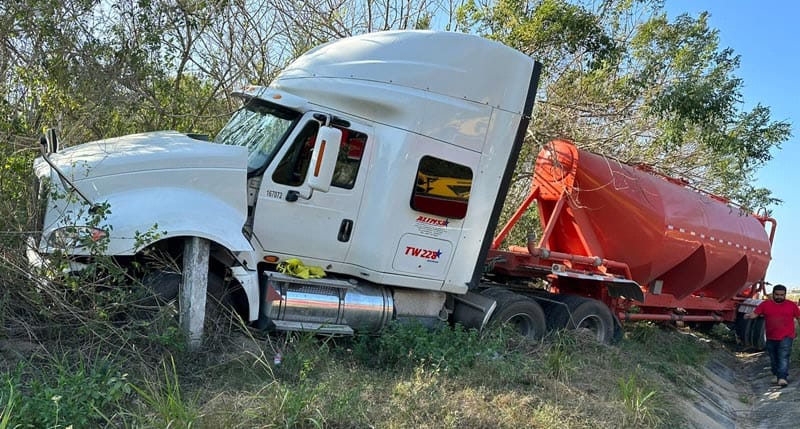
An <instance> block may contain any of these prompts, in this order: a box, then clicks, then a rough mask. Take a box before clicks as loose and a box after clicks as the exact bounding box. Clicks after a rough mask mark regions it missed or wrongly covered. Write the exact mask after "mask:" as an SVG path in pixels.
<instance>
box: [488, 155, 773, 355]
mask: <svg viewBox="0 0 800 429" xmlns="http://www.w3.org/2000/svg"><path fill="white" fill-rule="evenodd" d="M533 201H536V202H537V205H538V209H539V219H540V220H541V226H542V231H543V233H542V236H541V237H538V238H537V237H530V238H529V240H528V243H527V245H526V246H524V247H520V246H509V247H508V249H507V250H502V251H501V250H498V249H499V247H500V244H501V243H502V241H503V240H504V238H505V237H506V235H507V234H508V232H509V230H510V229H511V228H512V227H513V226H514V225H515V224H516V222H517V221H518V220H519V218H520V217H521V215H522V214H523V213H524V212H525V210H527V209H528V207H529V206H530V204H531V203H532V202H533ZM767 224H770V226H769V233H768V232H767ZM775 226H776V223H775V220H774V219H771V218H769V217H765V216H758V215H755V214H749V213H745V212H744V211H742V210H741V209H740V208H739V207H737V206H735V205H732V204H730V203H729V202H728V201H727V200H725V199H724V198H721V197H718V196H715V195H712V194H709V193H706V192H702V191H700V190H698V189H695V188H692V187H690V186H689V185H688V183H686V182H685V181H682V180H679V179H674V178H670V177H666V176H663V175H659V174H657V173H655V172H653V171H652V170H651V169H649V168H648V167H646V166H631V165H627V164H624V163H621V162H619V161H617V160H614V159H610V158H607V157H603V156H600V155H597V154H594V153H591V152H587V151H584V150H581V149H578V148H576V147H575V145H574V144H572V143H571V142H568V141H563V140H556V141H553V142H551V143H550V144H548V145H547V146H545V148H544V149H542V151H541V152H540V153H539V155H538V157H537V160H536V169H535V175H534V179H533V182H532V185H531V192H530V194H529V196H528V198H527V199H526V200H525V201H524V203H523V204H522V205H521V206H520V208H519V209H518V210H517V212H516V213H515V214H514V215H513V216H512V218H511V220H510V221H509V222H508V224H507V225H506V226H505V227H504V228H503V230H502V231H501V233H500V234H499V235H498V237H497V238H495V240H494V242H493V243H492V247H491V250H490V252H489V259H488V261H489V263H488V265H489V267H490V277H491V276H495V277H496V278H497V279H500V281H503V282H509V281H512V280H514V279H516V280H524V279H530V278H536V277H538V278H546V279H548V280H549V282H548V292H549V293H548V294H543V295H541V294H540V295H535V294H534V295H533V297H534V298H536V299H537V301H539V303H540V304H542V306H543V307H544V309H545V313H546V314H547V318H548V324H550V323H558V322H554V320H555V321H558V320H559V319H563V317H560V316H559V314H560V313H564V314H573V315H572V316H570V317H574V310H575V308H574V307H575V305H574V304H577V303H581V302H585V300H580V299H578V298H575V297H588V298H592V299H594V300H597V301H601V302H603V303H604V304H606V306H608V308H609V309H610V310H611V312H613V315H614V316H616V318H617V319H618V320H619V321H623V322H624V321H627V320H675V321H677V320H682V321H685V322H691V323H694V324H696V325H697V326H700V327H710V326H713V324H714V323H716V322H729V323H734V322H737V333H738V334H739V336H740V337H741V338H742V340H743V341H744V343H745V344H746V345H747V346H752V347H756V348H760V347H763V324H762V323H760V322H756V321H754V322H750V321H745V320H742V318H741V317H740V316H738V315H739V314H740V313H744V312H748V311H751V310H752V307H753V305H754V304H755V302H753V301H754V300H751V298H756V297H757V296H758V294H759V293H761V292H763V290H764V289H763V288H764V282H763V279H764V275H765V273H766V269H767V265H768V264H769V261H770V248H771V243H772V239H773V236H774V233H775ZM570 297H572V298H570ZM556 304H560V305H562V306H564V307H566V309H565V310H564V311H563V312H561V311H559V307H558V306H556ZM567 309H568V310H572V311H571V312H570V311H567ZM595 313H598V312H597V311H595ZM595 318H596V315H595ZM560 323H564V322H563V320H562V321H561V322H560ZM574 323H575V324H579V323H580V321H577V322H574ZM585 323H587V324H589V325H591V326H588V327H590V328H591V327H594V326H595V325H602V323H599V324H598V323H596V321H595V322H593V321H592V317H589V318H587V319H586V321H585ZM555 327H558V326H555ZM601 335H605V334H601Z"/></svg>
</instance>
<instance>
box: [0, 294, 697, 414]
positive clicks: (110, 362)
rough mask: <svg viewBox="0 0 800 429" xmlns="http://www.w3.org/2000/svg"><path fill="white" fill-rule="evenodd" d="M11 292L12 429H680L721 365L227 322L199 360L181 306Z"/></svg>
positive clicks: (220, 320) (556, 342) (437, 335)
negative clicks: (188, 342)
mask: <svg viewBox="0 0 800 429" xmlns="http://www.w3.org/2000/svg"><path fill="white" fill-rule="evenodd" d="M18 280H19V279H18ZM7 284H9V285H11V287H10V289H9V294H8V295H6V296H7V297H8V299H5V300H3V302H2V304H3V306H2V307H0V312H2V314H0V320H1V321H3V324H4V328H5V329H4V330H2V331H0V335H3V336H6V337H8V340H11V339H12V338H11V337H13V340H14V341H16V343H15V342H9V344H16V345H14V347H12V348H13V349H15V350H16V352H13V353H12V352H8V351H1V352H2V353H3V356H4V357H7V358H8V359H7V360H0V365H2V366H0V429H6V428H23V429H26V428H50V429H61V428H67V427H69V426H70V425H71V426H72V427H73V428H82V427H107V428H189V427H191V428H220V427H225V428H322V427H326V428H327V427H332V428H364V427H381V428H425V427H431V428H432V427H436V428H465V427H469V428H518V427H535V428H559V429H560V428H596V427H620V428H629V427H630V428H633V427H637V428H638V427H652V428H659V427H664V428H667V427H680V426H681V424H682V422H683V420H682V415H681V410H680V409H673V408H670V407H671V406H672V405H671V404H674V403H676V401H674V400H673V399H674V398H676V397H680V396H685V395H686V389H685V387H683V386H685V385H686V384H687V383H690V382H693V381H694V380H697V377H698V376H699V375H698V374H699V370H700V368H701V367H702V366H703V364H704V362H705V360H706V359H708V358H709V356H710V354H709V345H708V343H707V341H701V339H699V338H697V337H693V336H691V335H682V334H679V333H678V332H676V331H675V330H673V329H663V328H662V327H661V326H659V325H655V324H649V323H639V324H633V325H629V326H628V327H626V332H625V337H624V338H623V340H622V341H621V343H620V344H618V345H615V346H604V345H599V344H597V343H596V342H595V341H594V340H593V339H591V338H588V337H587V336H585V335H581V334H579V333H578V334H576V333H574V332H556V333H552V334H550V335H548V336H547V337H545V338H544V339H543V340H541V341H537V342H529V341H526V340H524V339H522V338H520V337H519V336H517V335H515V334H514V333H513V332H510V331H505V330H499V331H491V332H485V333H483V334H479V333H477V332H475V331H470V330H465V329H463V328H461V327H458V326H457V327H455V328H449V327H447V328H443V329H435V330H429V329H426V328H424V327H422V326H420V325H418V324H413V323H411V324H409V323H406V324H396V325H392V326H390V327H389V329H388V330H387V331H386V332H385V333H384V334H383V335H381V336H356V337H348V338H341V337H339V338H334V337H324V336H314V335H310V334H274V335H271V336H267V335H266V334H264V333H263V332H254V331H250V330H248V329H247V328H246V327H244V326H243V325H242V324H241V323H240V322H237V319H236V318H235V317H230V318H229V317H227V316H228V315H226V314H220V315H218V316H217V318H216V319H213V320H209V321H208V323H207V326H206V328H207V329H206V332H207V336H206V341H205V343H204V345H203V347H202V348H201V349H200V350H198V351H195V352H190V351H189V350H188V349H187V348H186V347H184V343H185V339H184V338H183V336H182V335H180V331H179V330H178V329H177V323H176V321H175V318H174V314H175V312H174V309H172V308H169V307H168V306H167V307H164V308H159V309H156V311H149V312H148V313H146V317H143V318H141V319H137V320H132V319H129V318H125V317H122V315H124V314H126V312H127V311H128V310H127V308H128V307H126V306H128V305H133V307H132V308H134V309H138V307H136V306H135V305H136V304H135V300H134V301H133V304H128V303H127V302H126V301H125V300H124V299H122V298H126V297H128V296H131V297H132V299H135V298H136V295H135V294H134V293H131V292H127V291H118V292H115V294H114V296H113V297H112V296H106V297H96V296H92V295H91V294H98V293H104V289H103V288H94V289H91V290H86V291H84V290H83V289H74V288H73V285H64V286H63V287H61V288H59V286H58V285H47V286H46V287H47V288H49V289H43V288H42V287H40V288H39V289H36V287H30V288H23V287H21V286H16V285H17V283H10V282H9V283H7ZM19 284H23V283H22V282H20V283H19ZM112 298H113V299H112ZM42 308H49V309H51V311H49V312H44V311H41V309H42ZM0 340H3V338H1V337H0ZM664 344H669V345H670V346H669V347H664ZM278 353H280V355H281V357H282V360H281V362H280V364H276V363H275V359H274V358H275V355H276V354H278ZM642 356H647V359H643V358H642Z"/></svg>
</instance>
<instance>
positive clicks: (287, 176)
mask: <svg viewBox="0 0 800 429" xmlns="http://www.w3.org/2000/svg"><path fill="white" fill-rule="evenodd" d="M317 131H319V123H318V122H317V121H310V122H308V123H307V124H306V125H305V127H303V130H302V131H300V134H299V135H298V136H297V138H296V139H295V140H294V142H292V147H291V148H289V151H288V152H286V155H284V156H283V159H281V162H280V163H279V164H278V167H277V168H276V169H275V172H274V173H273V174H272V180H273V181H274V182H275V183H280V184H283V185H289V186H300V185H302V184H303V181H304V180H306V172H307V171H308V164H309V163H310V162H311V153H312V152H314V140H315V139H316V138H317Z"/></svg>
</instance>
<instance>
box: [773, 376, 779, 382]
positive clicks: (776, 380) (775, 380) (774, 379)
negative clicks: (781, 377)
mask: <svg viewBox="0 0 800 429" xmlns="http://www.w3.org/2000/svg"><path fill="white" fill-rule="evenodd" d="M772 384H778V377H777V376H776V377H774V378H773V379H772Z"/></svg>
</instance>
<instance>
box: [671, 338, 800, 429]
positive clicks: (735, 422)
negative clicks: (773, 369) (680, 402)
mask: <svg viewBox="0 0 800 429" xmlns="http://www.w3.org/2000/svg"><path fill="white" fill-rule="evenodd" d="M716 354H717V356H716V358H715V359H712V360H711V361H710V362H709V363H708V365H706V367H705V368H704V378H705V383H704V384H703V385H699V386H696V387H695V388H694V390H695V392H696V395H692V396H694V398H687V399H686V402H687V403H686V404H685V410H686V416H687V419H688V420H689V427H691V428H697V429H762V428H763V429H766V428H770V429H774V428H796V427H800V408H798V404H800V368H797V367H796V365H795V367H793V368H792V367H790V369H789V386H787V387H784V388H780V387H778V386H776V385H773V384H772V380H773V377H772V375H771V374H770V369H769V357H768V356H767V354H766V352H760V353H746V352H733V351H730V350H724V349H720V350H718V351H717V353H716Z"/></svg>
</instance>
